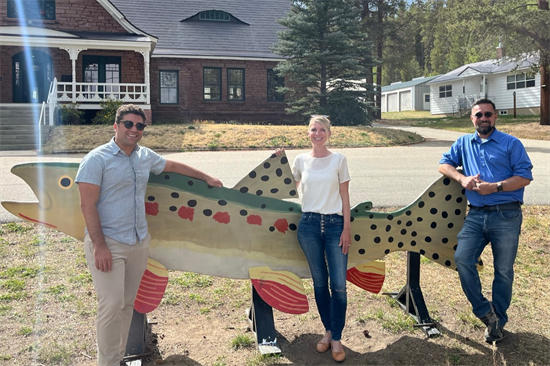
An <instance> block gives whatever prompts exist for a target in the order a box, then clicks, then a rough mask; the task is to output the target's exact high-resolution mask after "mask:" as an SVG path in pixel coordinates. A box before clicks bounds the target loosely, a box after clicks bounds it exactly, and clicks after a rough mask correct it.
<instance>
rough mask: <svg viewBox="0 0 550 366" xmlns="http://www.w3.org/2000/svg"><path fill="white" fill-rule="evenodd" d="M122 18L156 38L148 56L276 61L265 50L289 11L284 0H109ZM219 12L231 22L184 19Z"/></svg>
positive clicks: (272, 42)
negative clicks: (205, 12)
mask: <svg viewBox="0 0 550 366" xmlns="http://www.w3.org/2000/svg"><path fill="white" fill-rule="evenodd" d="M111 3H112V4H113V5H114V6H116V8H117V9H118V10H119V11H120V12H121V13H122V14H124V17H125V18H126V19H127V20H128V21H129V22H131V23H132V24H134V25H135V26H136V27H138V28H139V29H141V30H143V31H144V32H146V33H147V34H151V35H153V36H155V37H157V38H158V44H157V47H156V49H155V50H154V52H153V57H196V58H198V57H204V58H228V59H239V58H244V59H248V58H253V59H258V58H260V59H273V60H280V59H281V58H282V57H281V56H279V55H275V54H274V53H273V52H271V47H272V46H273V45H274V44H275V43H277V42H278V37H277V32H278V31H280V30H282V29H283V27H282V26H281V25H280V24H279V23H277V19H281V18H283V17H284V16H285V15H286V13H287V12H288V11H289V10H290V2H289V1H288V0H270V1H265V0H231V1H229V0H209V1H204V0H186V1H173V0H141V1H140V2H139V6H135V4H133V2H132V1H127V0H111ZM207 10H219V11H224V12H227V13H229V14H231V15H232V16H233V17H235V18H237V20H238V21H235V22H216V21H198V20H193V19H190V18H192V17H193V16H195V15H197V14H198V13H200V12H202V11H207Z"/></svg>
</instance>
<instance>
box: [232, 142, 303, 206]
mask: <svg viewBox="0 0 550 366" xmlns="http://www.w3.org/2000/svg"><path fill="white" fill-rule="evenodd" d="M233 189H235V190H238V191H240V192H242V193H250V194H254V195H257V196H262V197H272V198H278V199H285V198H298V192H297V190H296V183H295V181H294V177H293V176H292V171H291V170H290V165H289V164H288V158H287V157H286V153H285V152H284V151H283V152H282V154H281V155H279V156H277V155H275V154H272V155H271V156H270V157H269V158H267V159H265V160H264V161H262V162H261V163H260V164H259V165H258V166H257V167H255V168H254V169H253V170H252V171H251V172H250V173H248V175H247V176H245V177H244V178H243V179H241V180H240V181H239V182H238V183H237V184H236V185H235V186H234V187H233Z"/></svg>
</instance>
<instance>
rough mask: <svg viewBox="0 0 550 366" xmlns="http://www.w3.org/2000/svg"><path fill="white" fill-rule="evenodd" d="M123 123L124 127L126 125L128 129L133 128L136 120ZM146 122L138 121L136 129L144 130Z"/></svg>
mask: <svg viewBox="0 0 550 366" xmlns="http://www.w3.org/2000/svg"><path fill="white" fill-rule="evenodd" d="M121 122H122V123H123V124H124V127H126V129H128V130H129V129H131V128H132V127H134V122H132V121H121ZM145 126H146V125H145V123H141V122H138V123H136V129H137V130H138V131H143V130H144V129H145Z"/></svg>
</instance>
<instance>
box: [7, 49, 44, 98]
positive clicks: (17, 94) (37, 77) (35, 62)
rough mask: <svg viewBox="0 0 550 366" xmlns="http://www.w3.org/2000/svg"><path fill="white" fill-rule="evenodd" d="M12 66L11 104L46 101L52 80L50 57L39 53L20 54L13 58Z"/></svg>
mask: <svg viewBox="0 0 550 366" xmlns="http://www.w3.org/2000/svg"><path fill="white" fill-rule="evenodd" d="M12 65H13V70H12V73H13V102H14V103H42V102H44V101H46V100H47V99H48V90H49V88H50V84H51V82H52V80H53V76H52V58H51V57H50V55H48V54H46V53H44V52H40V51H28V52H25V51H24V52H20V53H18V54H16V55H14V56H13V58H12Z"/></svg>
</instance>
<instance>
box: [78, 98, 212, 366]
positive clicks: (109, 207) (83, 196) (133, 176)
mask: <svg viewBox="0 0 550 366" xmlns="http://www.w3.org/2000/svg"><path fill="white" fill-rule="evenodd" d="M145 119H146V116H145V113H144V112H143V110H142V109H141V108H140V107H138V106H135V105H131V104H129V105H123V106H122V107H120V108H119V109H118V110H117V114H116V118H115V123H114V126H113V127H114V130H115V136H114V137H113V139H112V140H111V141H110V142H109V143H107V144H105V145H102V146H100V147H98V148H96V149H94V150H92V151H90V152H89V153H88V154H87V155H86V156H85V157H84V159H82V162H81V163H80V167H79V169H78V173H77V176H76V182H77V183H78V189H79V191H80V206H81V209H82V214H83V216H84V221H85V222H86V237H85V239H84V249H85V253H86V261H87V262H88V267H89V268H90V272H91V274H92V279H93V282H94V287H95V289H96V292H97V300H98V309H97V348H98V363H99V365H100V366H117V365H120V362H121V361H122V359H123V357H124V352H125V350H126V342H127V339H128V332H129V330H130V323H131V320H132V314H133V309H134V301H135V298H136V295H137V291H138V288H139V284H140V281H141V277H142V276H143V273H144V272H145V269H146V268H147V257H148V252H149V242H150V240H151V236H150V235H149V233H148V231H147V221H146V219H145V190H146V188H147V181H148V180H149V173H151V172H152V173H153V174H160V173H162V172H174V173H179V174H182V175H187V176H190V177H193V178H197V179H201V180H204V181H205V182H206V183H208V184H209V185H210V186H214V187H221V186H222V182H221V181H220V180H219V179H217V178H214V177H212V176H210V175H208V174H205V173H204V172H201V171H199V170H197V169H195V168H192V167H190V166H188V165H186V164H183V163H178V162H175V161H172V160H166V159H165V158H163V157H162V156H160V155H158V154H157V153H155V152H154V151H152V150H150V149H148V148H146V147H141V146H139V145H138V142H139V141H140V140H141V138H142V137H143V130H144V129H145Z"/></svg>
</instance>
